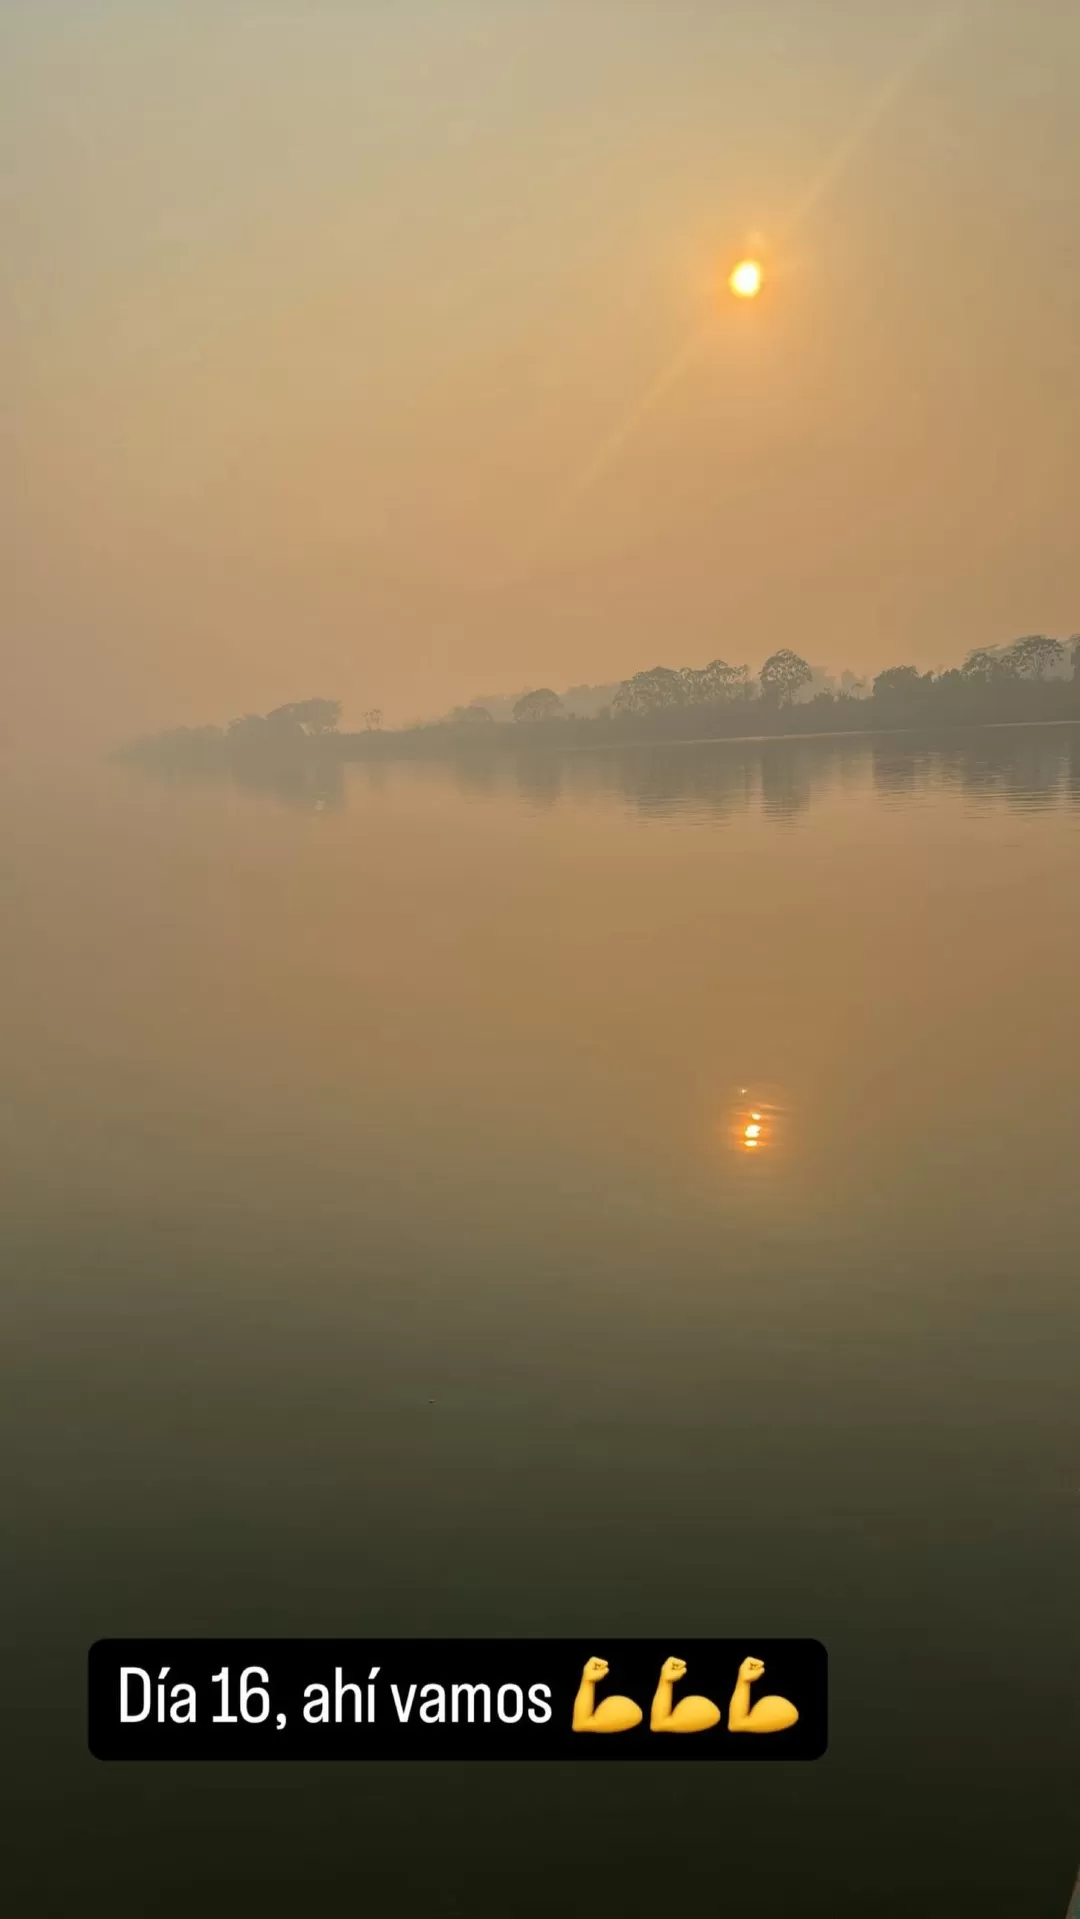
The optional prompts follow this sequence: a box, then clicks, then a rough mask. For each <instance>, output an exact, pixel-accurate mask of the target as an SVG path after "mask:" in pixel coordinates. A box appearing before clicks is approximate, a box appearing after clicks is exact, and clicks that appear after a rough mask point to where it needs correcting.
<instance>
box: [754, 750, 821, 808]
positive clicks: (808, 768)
mask: <svg viewBox="0 0 1080 1919" xmlns="http://www.w3.org/2000/svg"><path fill="white" fill-rule="evenodd" d="M836 769H837V760H836V757H835V756H833V758H832V759H831V760H823V759H822V756H821V755H820V754H816V755H815V753H814V752H813V749H812V748H811V749H810V751H809V752H808V751H807V750H806V748H805V746H803V747H802V750H801V751H800V748H799V746H794V747H793V749H792V750H788V742H787V741H786V740H784V741H775V742H774V741H770V742H769V744H768V746H763V747H762V748H761V810H762V812H763V813H764V814H765V815H766V817H767V818H768V819H772V820H791V819H795V818H796V816H797V815H798V814H799V813H804V812H805V811H806V809H807V807H808V806H809V805H810V802H811V801H812V800H813V798H814V797H815V794H816V793H820V790H821V788H822V786H823V785H825V784H826V783H828V784H831V781H832V776H833V774H834V773H835V772H836Z"/></svg>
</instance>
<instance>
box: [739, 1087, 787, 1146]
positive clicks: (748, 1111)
mask: <svg viewBox="0 0 1080 1919" xmlns="http://www.w3.org/2000/svg"><path fill="white" fill-rule="evenodd" d="M778 1119H779V1108H778V1107H777V1106H775V1105H773V1104H771V1103H770V1102H769V1101H767V1100H763V1099H758V1100H757V1101H755V1103H754V1104H753V1105H751V1104H750V1100H749V1088H748V1087H745V1086H741V1087H740V1088H739V1104H738V1105H737V1106H736V1107H735V1110H734V1112H733V1113H732V1114H731V1117H730V1120H729V1122H728V1127H727V1132H728V1137H729V1139H730V1141H731V1144H732V1145H733V1146H734V1148H735V1150H736V1152H740V1153H749V1154H751V1155H756V1156H760V1155H761V1154H762V1153H764V1152H767V1151H768V1150H769V1148H770V1147H772V1146H775V1144H776V1132H777V1122H778Z"/></svg>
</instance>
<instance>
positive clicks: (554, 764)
mask: <svg viewBox="0 0 1080 1919" xmlns="http://www.w3.org/2000/svg"><path fill="white" fill-rule="evenodd" d="M513 765H514V784H515V785H516V787H517V790H518V793H519V795H520V797H521V798H522V799H523V800H528V801H529V804H530V805H531V806H554V804H555V802H556V800H558V799H559V798H560V797H561V795H562V788H563V773H564V771H565V767H566V760H565V757H564V755H563V754H561V753H535V754H534V753H524V754H522V755H521V757H520V758H516V757H515V760H514V762H513Z"/></svg>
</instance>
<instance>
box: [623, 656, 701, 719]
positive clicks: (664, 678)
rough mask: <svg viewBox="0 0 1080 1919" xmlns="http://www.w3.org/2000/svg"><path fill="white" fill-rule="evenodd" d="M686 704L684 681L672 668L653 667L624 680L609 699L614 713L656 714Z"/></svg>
mask: <svg viewBox="0 0 1080 1919" xmlns="http://www.w3.org/2000/svg"><path fill="white" fill-rule="evenodd" d="M685 704H686V683H685V681H684V679H683V676H682V674H681V673H677V672H676V671H675V669H674V667H670V666H653V667H650V669H649V671H648V672H647V673H635V674H634V676H633V678H632V679H629V680H624V681H623V683H622V685H621V686H620V688H619V691H618V692H617V693H616V695H615V698H614V700H613V701H612V712H614V713H660V712H663V711H664V710H665V709H667V708H669V707H673V706H684V705H685Z"/></svg>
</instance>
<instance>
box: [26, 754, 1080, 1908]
mask: <svg viewBox="0 0 1080 1919" xmlns="http://www.w3.org/2000/svg"><path fill="white" fill-rule="evenodd" d="M2 832H3V841H4V866H5V871H6V874H7V881H6V889H7V892H8V895H9V899H10V901H11V905H12V915H11V926H12V930H13V935H14V937H13V939H12V940H11V942H10V946H9V953H8V959H7V962H6V966H7V971H8V983H7V986H6V991H5V995H4V1001H3V1005H4V1013H5V1024H6V1026H7V1029H8V1031H7V1041H6V1052H7V1060H8V1065H7V1081H8V1088H9V1095H10V1096H9V1098H8V1100H7V1102H6V1116H5V1119H4V1122H3V1125H4V1136H3V1144H4V1150H5V1158H6V1162H7V1166H8V1180H7V1198H6V1204H5V1211H4V1228H3V1252H4V1267H5V1271H6V1275H7V1279H6V1291H5V1328H6V1337H5V1352H6V1354H7V1364H6V1366H5V1374H6V1384H5V1387H4V1423H5V1428H6V1453H7V1456H8V1457H9V1459H10V1458H14V1457H16V1455H17V1456H18V1458H19V1461H20V1463H19V1466H18V1468H17V1481H18V1488H19V1490H18V1495H17V1498H16V1499H15V1501H14V1503H13V1504H12V1506H11V1509H10V1510H11V1517H10V1520H9V1524H8V1526H7V1529H6V1530H7V1544H8V1546H9V1549H10V1550H9V1568H10V1570H9V1572H8V1574H7V1576H6V1578H5V1588H6V1590H5V1597H4V1603H5V1607H6V1609H7V1610H8V1612H9V1614H10V1615H11V1619H12V1623H11V1626H10V1632H9V1638H10V1641H11V1643H13V1644H15V1645H17V1646H18V1647H19V1648H20V1649H21V1660H20V1671H19V1676H18V1678H17V1681H16V1695H17V1696H16V1700H15V1705H16V1707H17V1708H18V1707H20V1706H23V1707H27V1708H28V1704H29V1695H30V1691H31V1688H33V1689H34V1693H35V1698H36V1701H37V1704H36V1710H35V1714H34V1717H33V1721H32V1724H30V1726H29V1728H28V1730H27V1732H26V1734H25V1736H24V1737H23V1739H22V1742H21V1746H20V1759H19V1764H18V1768H17V1770H16V1773H15V1777H14V1779H13V1781H12V1784H11V1786H10V1788H9V1793H8V1811H9V1813H11V1814H13V1815H14V1817H13V1818H12V1833H13V1836H12V1841H11V1844H10V1846H9V1848H8V1850H9V1856H10V1857H11V1859H12V1860H13V1867H12V1866H9V1868H8V1875H9V1876H10V1874H11V1873H12V1871H14V1876H15V1881H16V1885H17V1888H18V1894H19V1896H18V1899H17V1901H16V1904H15V1906H14V1907H13V1909H15V1910H19V1911H20V1912H22V1911H25V1912H30V1911H34V1912H35V1913H38V1912H40V1913H48V1914H52V1913H54V1912H55V1913H64V1914H67V1913H69V1912H71V1911H72V1910H74V1909H75V1907H76V1905H77V1904H78V1903H80V1902H81V1903H82V1905H83V1908H84V1909H87V1910H89V1909H91V1908H93V1909H95V1910H98V1909H101V1910H105V1909H107V1910H110V1911H111V1912H113V1913H114V1914H121V1913H122V1914H125V1915H126V1914H132V1915H139V1916H140V1919H141V1915H143V1914H149V1913H151V1912H153V1913H155V1914H156V1913H168V1914H172V1913H174V1912H175V1913H177V1914H179V1913H184V1914H190V1913H191V1912H206V1913H214V1914H217V1913H222V1914H226V1913H228V1914H230V1915H235V1914H240V1913H242V1914H247V1913H249V1912H250V1913H252V1914H259V1915H263V1914H268V1913H277V1912H279V1911H280V1912H304V1913H309V1912H310V1913H318V1914H323V1913H325V1914H331V1913H333V1914H336V1913H338V1912H346V1911H354V1910H355V1911H368V1912H373V1913H377V1914H379V1915H382V1914H384V1913H385V1914H387V1915H396V1914H398V1913H405V1914H412V1913H429V1914H433V1915H443V1914H447V1915H449V1914H455V1915H456V1914H461V1915H468V1919H473V1916H474V1915H479V1914H483V1913H487V1912H494V1913H505V1914H508V1915H509V1914H517V1913H522V1914H527V1915H533V1914H536V1915H541V1914H543V1915H548V1914H552V1913H559V1912H565V1913H567V1914H573V1915H577V1914H586V1913H588V1914H595V1913H606V1912H608V1911H612V1912H615V1911H618V1912H621V1913H625V1914H632V1915H638V1914H641V1915H653V1914H655V1913H656V1912H658V1911H675V1910H682V1909H683V1904H682V1903H680V1902H685V1909H687V1910H690V1909H691V1908H693V1909H695V1910H696V1909H700V1910H702V1911H714V1910H715V1911H717V1912H721V1911H722V1912H726V1913H730V1914H732V1915H738V1919H781V1915H787V1914H790V1913H795V1912H797V1913H799V1914H806V1915H811V1914H812V1915H820V1919H856V1916H858V1919H865V1916H868V1915H871V1914H873V1915H878V1914H881V1915H885V1916H886V1919H892V1916H893V1915H895V1916H896V1919H915V1915H922V1914H929V1915H936V1914H941V1915H942V1919H966V1916H967V1915H972V1919H974V1916H975V1915H979V1916H980V1919H1020V1916H1021V1915H1024V1916H1027V1915H1030V1919H1041V1915H1044V1914H1045V1915H1046V1919H1060V1915H1061V1914H1062V1913H1063V1911H1064V1908H1065V1905H1066V1903H1067V1899H1068V1894H1069V1890H1070V1888H1071V1886H1072V1883H1073V1879H1074V1877H1075V1869H1076V1862H1077V1855H1078V1854H1080V1765H1078V1763H1077V1761H1078V1754H1077V1740H1076V1736H1075V1733H1076V1719H1075V1705H1076V1686H1075V1662H1074V1659H1073V1656H1072V1654H1073V1650H1074V1644H1075V1622H1074V1613H1075V1595H1076V1587H1075V1575H1076V1551H1075V1542H1076V1535H1075V1513H1076V1495H1077V1483H1078V1478H1080V1475H1078V1471H1077V1416H1076V1359H1077V1352H1078V1343H1077V1342H1078V1333H1080V1325H1078V1322H1080V1307H1078V1303H1077V1287H1076V1278H1077V1264H1078V1259H1077V1255H1078V1247H1080V1182H1078V1180H1077V1141H1078V1137H1080V1022H1078V1020H1077V1004H1078V1000H1077V971H1078V958H1080V887H1078V884H1077V880H1078V872H1080V730H1076V729H1074V730H1070V729H1067V728H1062V729H1052V728H1045V729H1038V730H1034V729H1033V730H1031V731H1006V730H1003V731H999V732H987V733H984V734H969V735H966V736H959V735H958V736H955V737H954V738H953V739H952V740H950V741H941V742H938V743H936V744H935V743H933V742H926V743H919V742H914V741H911V740H907V739H892V740H885V739H882V740H880V741H878V742H876V743H875V742H870V741H864V740H850V741H847V742H841V743H837V742H827V741H822V742H801V743H794V742H789V743H786V742H776V743H773V744H771V745H768V746H764V747H759V746H753V745H744V746H739V747H715V746H714V747H690V748H677V749H673V750H668V749H664V748H654V749H639V750H634V751H629V752H619V753H612V754H606V755H595V756H586V755H581V756H575V757H562V758H557V757H554V756H553V757H551V758H547V759H544V758H540V757H537V758H536V759H534V760H532V761H529V762H526V763H523V764H521V765H519V766H518V767H514V766H512V765H505V766H503V767H502V768H499V767H488V768H484V767H477V766H473V767H471V768H470V767H468V766H466V767H458V768H455V767H454V766H447V765H443V766H426V765H413V766H410V765H401V764H398V765H392V766H387V767H385V768H380V769H375V770H371V769H366V768H364V767H355V766H354V767H352V768H349V769H346V771H345V773H344V775H343V777H342V779H341V780H340V781H339V782H337V783H336V784H335V783H333V782H328V783H326V784H325V786H324V787H322V788H318V787H316V788H313V789H312V790H310V791H303V790H300V791H288V790H284V791H281V792H277V793H275V792H273V791H268V792H261V793H259V792H250V791H244V790H241V789H238V788H234V787H230V786H228V785H216V786H215V785H211V786H203V787H199V786H187V787H183V786H172V785H168V784H157V783H154V782H153V781H145V780H140V779H138V778H137V777H134V776H132V775H131V774H129V773H126V772H124V771H122V770H119V769H115V768H108V767H105V768H101V767H99V768H78V767H74V768H71V769H70V770H69V771H67V772H66V773H65V774H63V775H62V776H57V775H55V774H53V775H52V776H47V775H46V773H45V772H44V771H42V770H41V769H34V768H25V767H24V768H21V769H16V771H15V774H14V777H13V788H12V792H11V795H10V798H9V802H8V805H7V807H6V809H5V814H4V824H3V828H2ZM743 1089H745V1091H744V1090H743ZM754 1111H756V1112H761V1113H762V1114H763V1115H764V1118H763V1121H762V1122H761V1123H762V1125H763V1132H762V1134H761V1136H760V1137H759V1138H758V1141H757V1144H756V1145H755V1146H752V1147H751V1146H748V1145H747V1143H746V1136H745V1125H746V1124H748V1123H750V1121H749V1120H748V1117H747V1116H748V1114H749V1113H750V1112H754ZM754 1123H757V1122H754ZM256 1632H257V1633H262V1634H266V1635H272V1634H281V1635H286V1634H299V1635H310V1636H315V1635H319V1634H335V1633H340V1634H349V1635H363V1634H365V1633H368V1632H370V1633H388V1634H390V1633H398V1634H403V1635H404V1634H425V1633H432V1634H438V1633H450V1634H454V1633H462V1634H480V1633H488V1632H490V1633H491V1634H492V1635H501V1634H530V1633H537V1634H546V1633H550V1634H564V1633H565V1634H570V1633H586V1634H594V1635H595V1637H596V1642H597V1650H598V1651H603V1649H604V1642H605V1640H607V1639H611V1638H615V1637H617V1636H618V1635H620V1634H635V1633H642V1634H661V1635H663V1634H668V1633H670V1635H671V1638H672V1649H673V1650H674V1651H677V1650H678V1647H677V1644H676V1641H677V1639H678V1636H679V1634H680V1633H682V1634H686V1635H695V1634H700V1635H705V1634H710V1633H716V1634H727V1633H736V1634H737V1633H740V1632H745V1633H747V1634H749V1635H750V1638H753V1637H754V1636H755V1635H770V1634H792V1635H815V1636H818V1637H820V1638H822V1639H823V1640H825V1642H826V1643H827V1645H828V1646H829V1649H830V1653H831V1659H832V1687H833V1700H832V1745H831V1751H830V1754H829V1756H828V1758H827V1759H826V1760H825V1761H823V1762H822V1763H821V1764H820V1765H817V1766H812V1767H797V1766H793V1767H765V1768H761V1767H750V1768H739V1767H722V1766H717V1767H714V1768H700V1767H694V1768H679V1767H671V1766H668V1767H665V1768H656V1769H654V1768H651V1767H648V1768H645V1767H640V1768H629V1769H627V1768H611V1769H607V1768H603V1767H600V1768H597V1767H588V1768H580V1767H572V1766H570V1767H565V1768H563V1767H528V1766H525V1767H517V1768H513V1769H510V1770H508V1771H505V1772H499V1771H497V1770H496V1769H494V1768H492V1767H488V1766H471V1767H464V1766H463V1767H452V1766H431V1767H402V1768H398V1769H390V1768H387V1769H382V1770H380V1769H379V1768H376V1767H372V1766H357V1767H350V1766H345V1767H333V1766H326V1767H322V1766H316V1767H262V1768H258V1767H229V1766H222V1767H208V1768H185V1767H183V1766H178V1767H160V1768H146V1769H134V1768H131V1769H129V1768H126V1767H105V1766H101V1765H97V1764H95V1762H93V1761H92V1760H90V1759H89V1757H87V1756H86V1754H85V1750H84V1745H83V1683H84V1682H83V1661H84V1654H85V1649H86V1646H87V1645H88V1643H89V1642H90V1641H91V1640H93V1639H94V1638H96V1637H98V1636H103V1635H119V1634H124V1633H133V1634H134V1633H145V1634H159V1633H160V1634H166V1633H178V1634H184V1633H191V1634H196V1633H221V1634H243V1633H256ZM58 1840H59V1843H57V1841H58ZM612 1874H614V1875H615V1886H616V1888H617V1890H616V1891H614V1892H613V1891H612V1890H611V1886H612V1879H611V1875H612ZM28 1888H32V1892H30V1893H28ZM106 1900H107V1901H108V1905H107V1906H106V1905H105V1904H104V1903H103V1902H105V1901H106Z"/></svg>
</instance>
